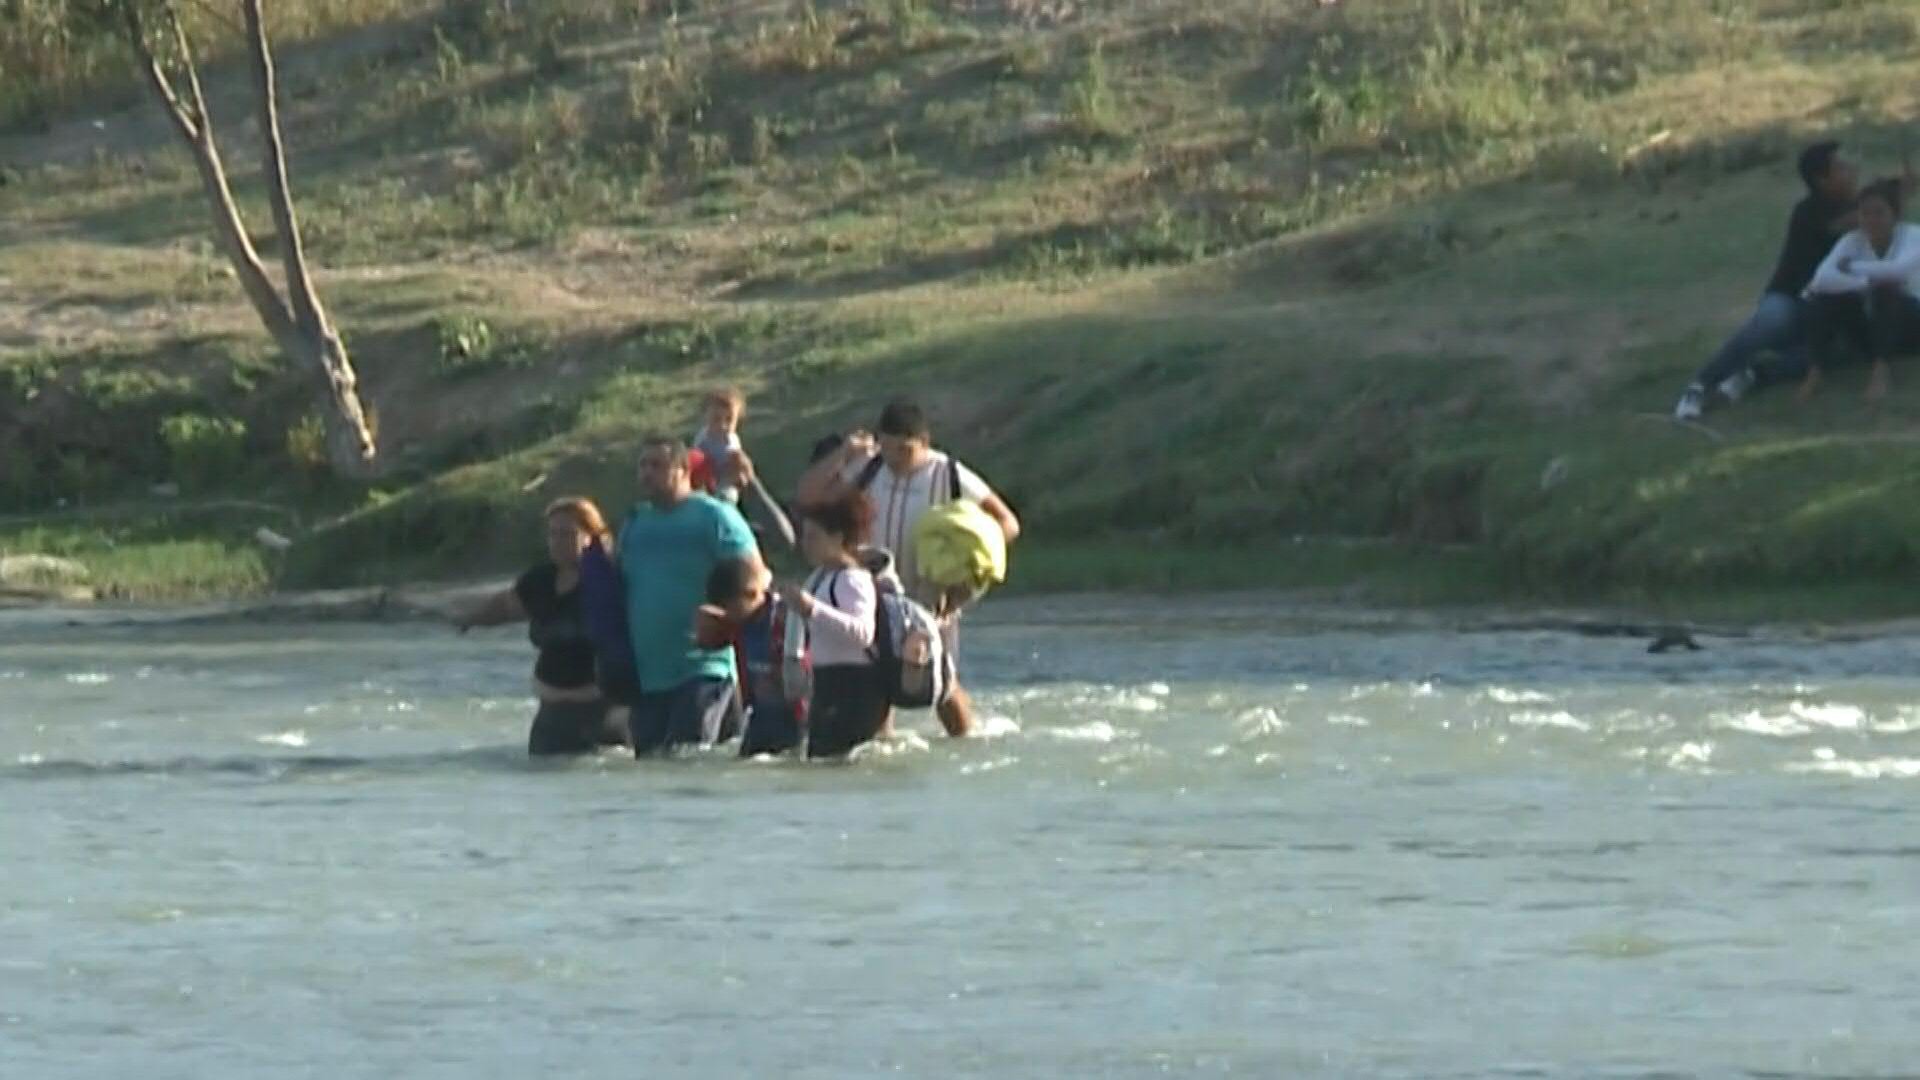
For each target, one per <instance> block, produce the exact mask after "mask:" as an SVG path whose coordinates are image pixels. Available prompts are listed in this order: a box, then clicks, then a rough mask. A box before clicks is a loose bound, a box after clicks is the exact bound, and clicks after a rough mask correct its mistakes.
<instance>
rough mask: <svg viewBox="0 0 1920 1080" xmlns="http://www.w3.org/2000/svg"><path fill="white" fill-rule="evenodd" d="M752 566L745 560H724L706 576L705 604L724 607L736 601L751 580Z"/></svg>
mask: <svg viewBox="0 0 1920 1080" xmlns="http://www.w3.org/2000/svg"><path fill="white" fill-rule="evenodd" d="M754 573H755V569H754V565H753V563H752V562H751V561H750V560H747V559H724V560H722V561H720V562H718V563H716V564H714V567H713V570H712V572H710V573H708V574H707V603H709V604H718V605H722V606H724V605H726V604H731V603H733V602H734V601H735V600H738V599H739V598H740V596H741V594H743V593H745V592H746V591H747V583H748V582H750V581H752V580H753V575H754Z"/></svg>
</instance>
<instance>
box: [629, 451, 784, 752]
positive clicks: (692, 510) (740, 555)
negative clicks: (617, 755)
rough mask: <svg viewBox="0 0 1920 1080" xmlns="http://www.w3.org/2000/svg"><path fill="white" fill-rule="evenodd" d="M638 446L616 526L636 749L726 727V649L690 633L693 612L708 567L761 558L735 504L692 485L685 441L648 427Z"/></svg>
mask: <svg viewBox="0 0 1920 1080" xmlns="http://www.w3.org/2000/svg"><path fill="white" fill-rule="evenodd" d="M641 447H642V448H641V453H640V489H641V493H642V495H643V499H642V500H641V502H640V503H639V504H638V505H636V506H635V507H634V509H633V512H632V513H631V514H629V515H628V517H627V520H626V523H625V524H624V525H622V526H621V529H620V549H619V564H620V577H621V580H622V581H623V582H624V583H625V585H626V602H627V632H628V635H629V636H630V638H631V640H632V643H633V654H634V675H635V678H636V680H637V681H638V683H639V687H640V692H639V694H638V695H637V696H636V698H635V700H634V704H633V706H632V708H631V709H630V710H629V713H628V725H629V728H630V731H631V734H632V739H633V752H634V754H635V755H636V756H640V755H645V754H652V753H658V752H661V751H664V750H669V749H673V748H676V747H681V746H690V745H700V746H706V745H712V744H713V743H717V742H725V741H726V740H727V739H730V738H732V737H733V735H734V733H735V732H736V731H737V729H738V727H739V703H738V699H737V696H736V694H735V693H734V680H735V672H734V662H733V650H732V649H729V648H726V647H725V646H720V647H713V648H709V647H707V646H706V645H705V644H704V643H703V642H701V641H699V640H697V638H696V628H695V617H696V613H697V612H698V610H699V609H700V607H701V606H702V605H703V604H704V603H705V601H706V587H707V579H708V578H709V577H710V576H711V575H712V573H713V569H714V567H716V566H718V565H719V564H721V563H723V562H726V561H729V560H736V559H737V560H744V561H747V562H749V563H752V564H754V565H764V563H763V562H762V560H761V557H760V549H759V546H758V545H757V544H755V543H754V538H753V531H752V530H751V529H749V528H748V527H747V523H746V520H745V519H744V518H742V517H741V516H740V511H738V510H736V509H734V508H733V507H732V506H731V505H729V504H727V503H724V502H721V501H720V500H719V499H716V498H714V497H713V496H711V495H708V494H705V493H704V492H696V491H694V489H693V476H692V472H691V470H690V467H689V458H688V451H687V446H686V444H685V443H682V442H680V441H679V440H678V439H673V438H668V437H664V436H653V437H650V438H648V439H646V440H645V441H644V442H643V443H642V444H641Z"/></svg>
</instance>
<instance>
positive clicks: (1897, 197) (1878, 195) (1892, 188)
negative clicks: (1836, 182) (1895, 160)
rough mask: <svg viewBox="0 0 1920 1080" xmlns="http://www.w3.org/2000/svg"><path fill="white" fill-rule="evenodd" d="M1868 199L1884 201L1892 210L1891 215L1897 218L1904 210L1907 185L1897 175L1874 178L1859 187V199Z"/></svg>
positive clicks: (1864, 200) (1862, 200) (1863, 200)
mask: <svg viewBox="0 0 1920 1080" xmlns="http://www.w3.org/2000/svg"><path fill="white" fill-rule="evenodd" d="M1868 199H1879V200H1880V201H1881V202H1884V203H1886V204H1887V207H1888V208H1889V209H1891V210H1892V211H1893V216H1894V217H1896V218H1897V217H1899V216H1900V214H1901V213H1902V212H1903V211H1904V210H1905V203H1906V201H1907V185H1906V184H1905V183H1903V182H1902V181H1901V180H1900V179H1899V178H1898V177H1892V176H1890V177H1887V178H1886V179H1884V180H1875V181H1874V182H1873V183H1871V184H1868V185H1867V186H1866V187H1864V188H1861V189H1860V201H1861V202H1866V201H1867V200H1868Z"/></svg>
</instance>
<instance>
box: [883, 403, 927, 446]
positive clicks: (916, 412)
mask: <svg viewBox="0 0 1920 1080" xmlns="http://www.w3.org/2000/svg"><path fill="white" fill-rule="evenodd" d="M880 434H882V435H891V436H893V437H894V438H896V439H920V440H923V441H926V442H932V441H933V426H932V425H931V424H928V423H927V411H926V410H925V409H922V408H921V407H920V406H919V405H917V404H915V403H913V402H911V401H908V400H906V399H905V398H900V399H898V400H895V401H891V402H888V403H887V407H886V408H884V409H882V410H880Z"/></svg>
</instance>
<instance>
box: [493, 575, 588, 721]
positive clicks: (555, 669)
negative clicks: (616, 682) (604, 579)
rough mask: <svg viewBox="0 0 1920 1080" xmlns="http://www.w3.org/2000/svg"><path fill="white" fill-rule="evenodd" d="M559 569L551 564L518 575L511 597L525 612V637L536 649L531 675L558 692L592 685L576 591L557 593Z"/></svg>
mask: <svg viewBox="0 0 1920 1080" xmlns="http://www.w3.org/2000/svg"><path fill="white" fill-rule="evenodd" d="M559 576H560V568H559V567H557V566H555V565H554V564H552V563H541V564H540V565H539V566H536V567H534V568H533V569H531V570H528V571H527V572H526V573H524V574H521V575H520V580H518V581H516V582H514V583H513V594H514V596H516V597H518V598H519V600H520V606H521V607H522V608H523V609H525V610H526V613H527V637H528V639H529V640H531V641H532V642H533V646H534V648H536V649H539V650H540V658H539V659H538V660H536V661H535V662H534V665H533V675H534V678H536V679H539V680H540V681H541V682H542V683H545V684H546V685H548V686H551V687H554V688H555V689H559V690H577V689H579V688H580V687H583V686H592V685H593V674H594V666H593V638H592V637H591V636H590V635H589V634H588V632H587V623H586V618H585V616H584V614H583V613H582V610H581V604H580V589H579V586H578V585H577V584H576V585H575V587H573V588H571V589H568V590H567V591H566V592H564V593H562V592H559V591H558V589H557V585H558V582H559Z"/></svg>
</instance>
